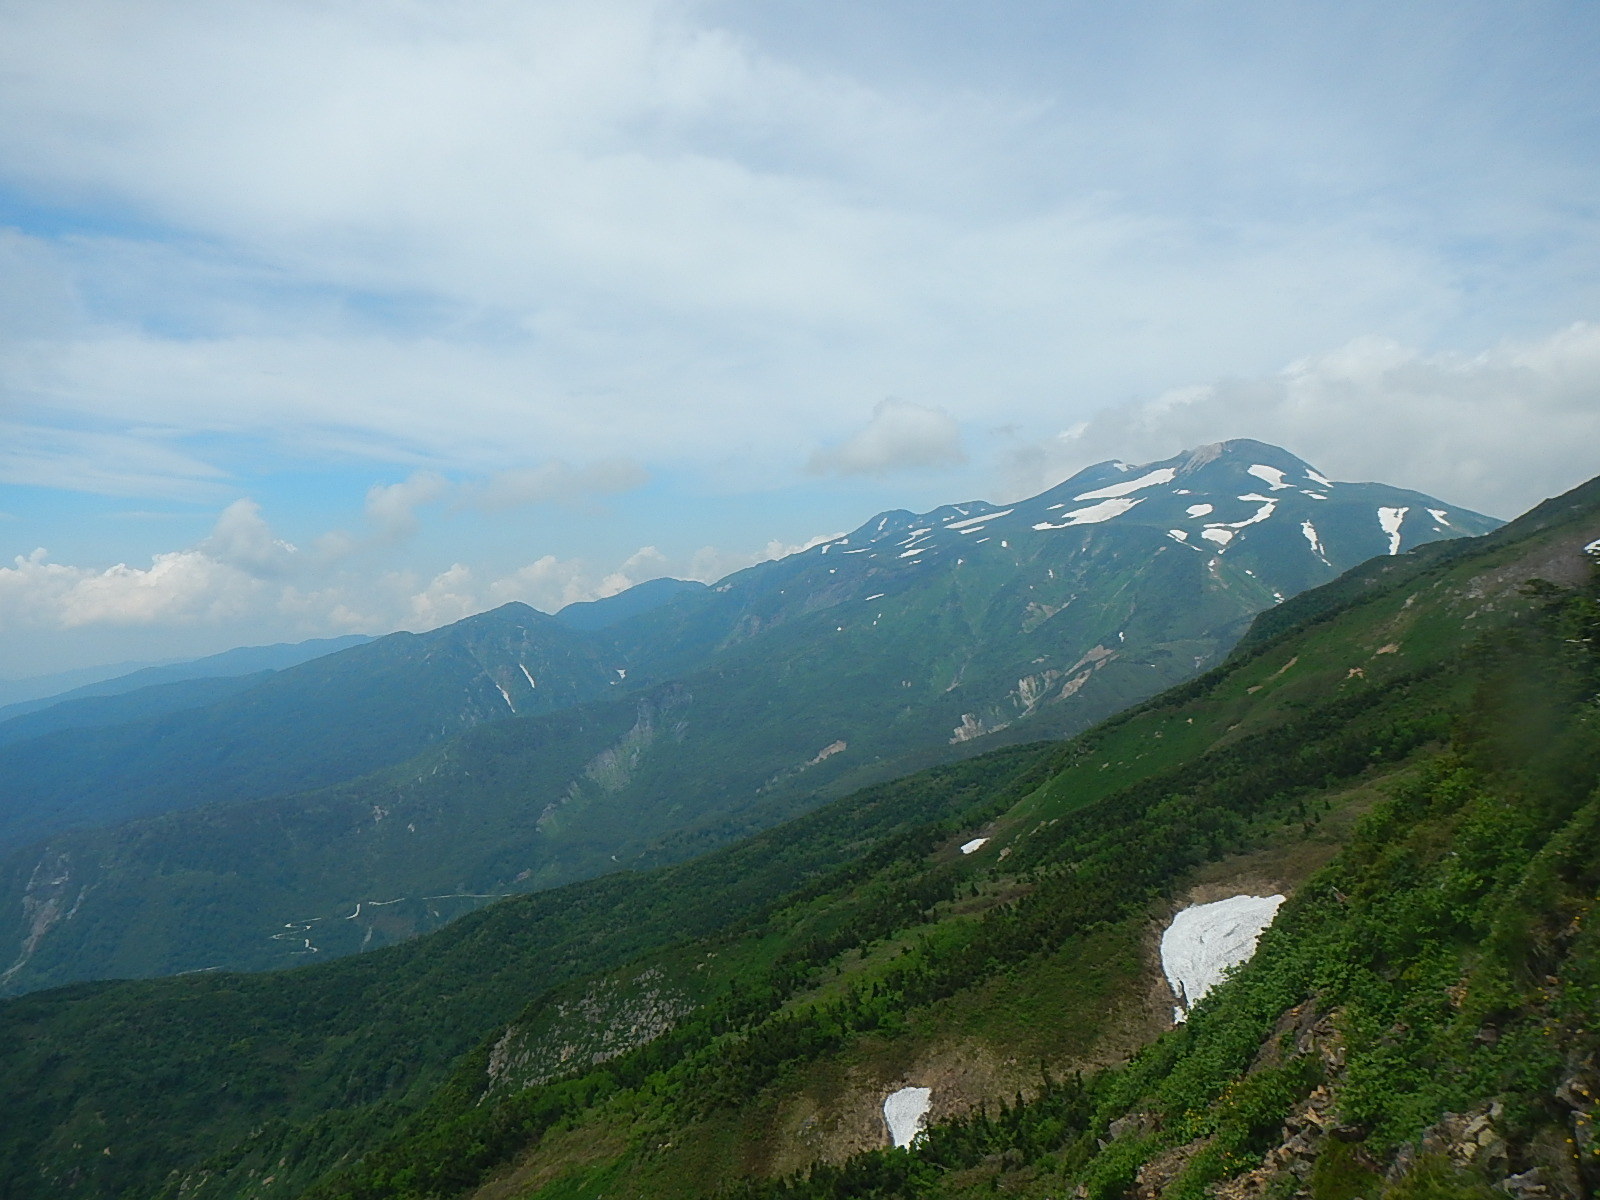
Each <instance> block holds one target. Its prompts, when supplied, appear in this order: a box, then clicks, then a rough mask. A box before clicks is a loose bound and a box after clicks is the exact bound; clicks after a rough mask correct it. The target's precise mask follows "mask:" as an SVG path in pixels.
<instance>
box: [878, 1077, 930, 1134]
mask: <svg viewBox="0 0 1600 1200" xmlns="http://www.w3.org/2000/svg"><path fill="white" fill-rule="evenodd" d="M932 1101H933V1089H932V1088H925V1087H903V1088H901V1089H900V1090H899V1091H898V1092H892V1093H890V1095H889V1096H887V1097H886V1098H885V1099H884V1101H883V1119H884V1122H885V1123H886V1124H887V1125H888V1126H889V1137H890V1138H891V1139H892V1140H893V1141H894V1144H895V1145H896V1146H902V1147H904V1146H909V1145H911V1143H912V1142H913V1141H915V1140H916V1136H917V1134H919V1133H921V1132H922V1122H923V1120H924V1119H925V1118H926V1117H927V1115H928V1105H929V1104H930V1103H932Z"/></svg>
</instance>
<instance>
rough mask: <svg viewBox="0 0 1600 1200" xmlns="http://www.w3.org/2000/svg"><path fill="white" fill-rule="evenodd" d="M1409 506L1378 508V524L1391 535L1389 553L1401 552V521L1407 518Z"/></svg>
mask: <svg viewBox="0 0 1600 1200" xmlns="http://www.w3.org/2000/svg"><path fill="white" fill-rule="evenodd" d="M1410 511H1411V510H1410V509H1409V508H1380V509H1379V510H1378V524H1379V525H1380V526H1382V528H1383V531H1384V532H1385V533H1386V534H1388V535H1389V553H1390V554H1399V553H1400V522H1402V521H1404V520H1405V519H1406V514H1407V513H1408V512H1410Z"/></svg>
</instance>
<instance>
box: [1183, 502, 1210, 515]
mask: <svg viewBox="0 0 1600 1200" xmlns="http://www.w3.org/2000/svg"><path fill="white" fill-rule="evenodd" d="M1212 507H1213V506H1212V505H1210V504H1191V505H1189V507H1188V508H1186V509H1184V510H1183V511H1184V512H1186V513H1188V514H1189V515H1190V516H1191V517H1203V516H1205V515H1206V514H1207V513H1209V512H1210V511H1211V509H1212Z"/></svg>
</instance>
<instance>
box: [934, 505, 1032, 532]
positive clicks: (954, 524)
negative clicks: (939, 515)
mask: <svg viewBox="0 0 1600 1200" xmlns="http://www.w3.org/2000/svg"><path fill="white" fill-rule="evenodd" d="M1016 511H1017V510H1016V509H1014V508H1002V509H1001V510H1000V511H999V512H992V513H984V514H983V516H981V517H968V518H967V519H966V520H965V521H951V522H950V524H948V525H946V526H945V528H946V529H965V528H966V527H967V526H968V525H978V524H981V523H982V522H984V521H994V520H997V519H998V518H1000V517H1009V516H1010V515H1011V514H1012V513H1014V512H1016Z"/></svg>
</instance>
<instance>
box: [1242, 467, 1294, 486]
mask: <svg viewBox="0 0 1600 1200" xmlns="http://www.w3.org/2000/svg"><path fill="white" fill-rule="evenodd" d="M1245 474H1246V475H1254V476H1255V477H1256V478H1257V479H1259V480H1261V482H1262V483H1264V484H1266V485H1267V486H1268V487H1269V488H1271V489H1272V490H1273V491H1277V490H1278V489H1279V488H1286V487H1293V486H1294V485H1293V484H1291V483H1290V482H1289V481H1288V480H1286V479H1284V477H1283V472H1282V471H1280V470H1278V468H1277V467H1266V466H1262V465H1261V464H1260V463H1256V464H1255V465H1254V466H1252V467H1246V468H1245Z"/></svg>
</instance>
